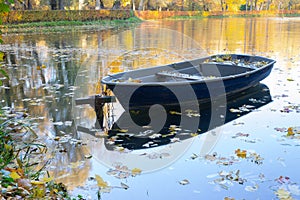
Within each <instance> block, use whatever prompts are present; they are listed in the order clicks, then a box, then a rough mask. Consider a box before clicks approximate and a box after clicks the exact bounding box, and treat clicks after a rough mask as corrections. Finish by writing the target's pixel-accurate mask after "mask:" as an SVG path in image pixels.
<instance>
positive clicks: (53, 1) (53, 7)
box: [50, 0, 57, 10]
mask: <svg viewBox="0 0 300 200" xmlns="http://www.w3.org/2000/svg"><path fill="white" fill-rule="evenodd" d="M50 5H51V10H57V4H56V0H50Z"/></svg>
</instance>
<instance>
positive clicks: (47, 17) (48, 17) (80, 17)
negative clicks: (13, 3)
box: [2, 10, 132, 24]
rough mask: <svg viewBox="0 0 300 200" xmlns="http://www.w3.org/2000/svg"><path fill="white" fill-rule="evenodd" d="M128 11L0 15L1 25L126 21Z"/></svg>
mask: <svg viewBox="0 0 300 200" xmlns="http://www.w3.org/2000/svg"><path fill="white" fill-rule="evenodd" d="M131 16H132V13H131V11H130V10H80V11H78V10H68V11H66V10H38V11H28V10H24V11H10V12H8V13H5V14H2V19H3V23H6V24H7V23H8V24H18V23H28V22H47V21H90V20H102V19H110V20H113V19H128V18H130V17H131Z"/></svg>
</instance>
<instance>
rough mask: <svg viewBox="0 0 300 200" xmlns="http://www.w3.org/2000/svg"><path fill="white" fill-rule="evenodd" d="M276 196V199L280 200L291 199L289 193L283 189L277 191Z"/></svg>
mask: <svg viewBox="0 0 300 200" xmlns="http://www.w3.org/2000/svg"><path fill="white" fill-rule="evenodd" d="M275 194H276V196H277V197H278V199H280V200H292V199H293V198H292V197H291V195H290V192H289V191H286V190H285V189H283V188H280V189H278V190H277V191H276V192H275Z"/></svg>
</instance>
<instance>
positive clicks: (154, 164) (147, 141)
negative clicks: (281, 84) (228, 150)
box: [77, 84, 271, 172]
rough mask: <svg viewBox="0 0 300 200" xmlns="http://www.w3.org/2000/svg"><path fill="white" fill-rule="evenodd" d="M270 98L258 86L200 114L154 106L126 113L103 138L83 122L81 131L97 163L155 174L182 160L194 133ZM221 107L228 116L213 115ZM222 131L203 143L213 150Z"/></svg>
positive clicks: (203, 131)
mask: <svg viewBox="0 0 300 200" xmlns="http://www.w3.org/2000/svg"><path fill="white" fill-rule="evenodd" d="M270 101H271V96H270V91H269V89H268V87H267V86H266V85H264V84H259V85H257V86H255V87H252V88H250V89H247V90H245V91H243V92H241V93H239V94H237V95H233V96H231V97H228V98H227V105H219V106H218V107H215V108H212V107H211V106H210V105H211V104H204V105H203V104H200V105H201V106H200V108H199V111H200V112H199V113H197V112H194V110H189V109H187V110H184V111H183V112H182V111H181V110H182V109H181V108H180V106H164V107H162V106H153V107H151V108H150V109H149V108H134V109H132V110H130V111H125V112H123V113H122V114H121V116H120V117H119V118H118V120H116V121H115V122H114V123H113V125H112V127H111V129H110V130H109V131H108V134H107V135H105V136H104V137H101V136H100V137H99V136H98V133H99V132H97V131H93V130H92V129H87V128H83V127H79V126H78V127H77V129H78V135H79V137H80V139H82V140H84V141H85V143H86V144H87V147H88V149H89V153H90V154H91V155H92V156H93V158H94V159H95V160H96V161H97V162H100V163H101V164H103V165H104V166H109V167H112V166H115V165H116V163H118V164H120V163H121V164H122V165H125V166H127V167H128V168H140V169H142V170H143V172H150V171H154V170H157V169H161V168H163V167H166V166H168V165H169V164H170V163H173V162H174V161H176V160H177V159H179V158H180V157H181V156H182V155H183V154H184V152H186V150H187V149H188V148H189V147H190V145H191V144H192V142H193V141H194V138H198V137H194V136H197V135H199V134H202V133H205V132H207V131H209V130H211V129H213V128H215V127H218V126H221V125H223V124H225V123H227V122H230V121H232V120H234V119H237V118H238V117H241V116H243V115H245V114H247V113H249V112H251V111H252V110H255V109H257V108H259V107H261V106H263V105H265V104H267V103H269V102H270ZM220 109H221V110H222V109H223V110H224V111H225V112H224V114H223V115H218V116H217V117H215V116H216V115H214V113H215V112H217V113H219V110H220ZM100 121H101V120H100ZM153 121H154V122H153ZM195 122H198V124H197V126H196V131H195V127H193V126H194V125H195ZM156 125H157V126H156ZM213 131H215V129H214V130H213ZM205 135H207V134H205ZM205 135H203V136H205ZM219 135H220V134H217V136H216V137H215V138H210V140H205V141H204V142H206V143H209V142H210V143H211V146H209V148H212V147H213V145H214V144H215V143H216V142H217V139H218V137H219ZM213 143H214V144H213ZM199 148H200V149H201V148H202V147H199ZM208 150H211V149H208ZM201 151H203V148H202V149H201ZM205 153H207V151H206V150H205V151H204V154H205ZM200 154H201V152H200ZM153 158H163V159H153Z"/></svg>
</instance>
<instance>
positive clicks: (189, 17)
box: [167, 15, 204, 20]
mask: <svg viewBox="0 0 300 200" xmlns="http://www.w3.org/2000/svg"><path fill="white" fill-rule="evenodd" d="M203 18H204V17H203V16H202V15H193V16H174V17H169V18H167V19H174V20H177V19H179V20H181V19H203Z"/></svg>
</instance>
